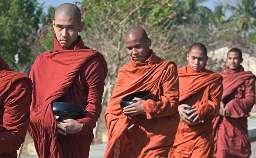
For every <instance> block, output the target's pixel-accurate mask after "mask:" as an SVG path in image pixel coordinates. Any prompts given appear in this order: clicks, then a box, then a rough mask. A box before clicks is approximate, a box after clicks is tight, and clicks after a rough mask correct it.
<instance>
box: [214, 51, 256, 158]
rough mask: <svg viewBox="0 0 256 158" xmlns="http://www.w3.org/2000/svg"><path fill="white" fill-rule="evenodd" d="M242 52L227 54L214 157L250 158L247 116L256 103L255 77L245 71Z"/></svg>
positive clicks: (215, 124)
mask: <svg viewBox="0 0 256 158" xmlns="http://www.w3.org/2000/svg"><path fill="white" fill-rule="evenodd" d="M242 61H243V58H242V51H241V50H240V49H238V48H232V49H230V50H229V52H228V54H227V59H226V64H227V68H226V69H225V70H224V71H223V72H222V73H221V75H222V76H223V82H222V83H223V87H224V91H223V95H222V102H221V109H220V114H219V115H218V116H217V117H216V119H215V120H214V129H215V130H214V131H215V157H216V158H249V157H250V155H251V145H250V140H249V136H248V130H247V117H248V116H249V112H250V111H251V109H252V107H253V105H254V104H255V76H254V75H253V74H252V73H251V72H249V71H244V68H243V67H242V65H241V63H242Z"/></svg>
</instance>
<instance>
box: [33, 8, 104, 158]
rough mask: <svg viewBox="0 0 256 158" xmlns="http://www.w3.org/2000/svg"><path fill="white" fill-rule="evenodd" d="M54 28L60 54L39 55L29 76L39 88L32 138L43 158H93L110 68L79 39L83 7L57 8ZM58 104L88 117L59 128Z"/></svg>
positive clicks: (65, 120) (35, 102)
mask: <svg viewBox="0 0 256 158" xmlns="http://www.w3.org/2000/svg"><path fill="white" fill-rule="evenodd" d="M53 28H54V33H55V36H56V38H55V40H54V50H52V51H47V52H44V53H43V54H41V55H39V56H38V57H37V58H36V60H35V62H34V64H33V66H32V69H31V72H30V75H29V76H30V78H31V79H32V81H33V85H34V87H33V90H34V91H33V95H32V103H31V117H30V119H31V122H30V126H29V132H30V135H31V136H32V138H33V140H34V143H35V148H36V151H37V153H38V156H39V158H87V157H88V155H89V149H90V144H91V142H92V139H93V128H94V127H95V126H96V121H97V119H98V117H99V116H100V112H101V108H102V107H101V100H102V93H103V88H104V80H105V77H106V75H107V65H106V62H105V59H104V57H103V56H102V55H101V54H100V53H98V52H96V51H94V50H92V49H89V48H87V47H85V46H84V44H83V41H82V40H81V38H80V36H78V33H79V32H80V31H81V29H82V25H81V13H80V10H79V8H78V7H77V6H75V5H73V4H69V3H65V4H62V5H60V6H59V7H57V8H56V10H55V18H54V20H53ZM55 101H61V102H68V103H72V104H73V106H80V107H81V108H82V109H83V110H84V111H85V116H84V117H83V118H81V119H64V120H63V121H61V122H59V121H57V120H56V119H55V116H54V114H53V110H52V104H53V102H55Z"/></svg>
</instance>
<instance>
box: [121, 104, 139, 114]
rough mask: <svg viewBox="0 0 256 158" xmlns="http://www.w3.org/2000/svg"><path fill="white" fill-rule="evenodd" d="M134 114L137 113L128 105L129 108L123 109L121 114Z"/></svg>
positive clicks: (134, 108)
mask: <svg viewBox="0 0 256 158" xmlns="http://www.w3.org/2000/svg"><path fill="white" fill-rule="evenodd" d="M135 112H137V109H136V107H135V106H133V105H129V106H127V107H125V108H123V113H124V114H132V113H135Z"/></svg>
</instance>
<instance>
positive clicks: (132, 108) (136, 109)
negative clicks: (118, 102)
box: [123, 98, 145, 116]
mask: <svg viewBox="0 0 256 158" xmlns="http://www.w3.org/2000/svg"><path fill="white" fill-rule="evenodd" d="M133 100H136V101H137V102H135V103H133V104H131V105H128V106H126V107H124V108H123V113H124V114H125V115H129V116H136V115H139V114H144V113H145V110H144V106H143V100H142V99H141V98H134V99H133Z"/></svg>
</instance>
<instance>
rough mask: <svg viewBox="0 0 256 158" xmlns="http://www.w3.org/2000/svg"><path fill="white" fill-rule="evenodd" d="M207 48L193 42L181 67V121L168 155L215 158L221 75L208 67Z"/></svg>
mask: <svg viewBox="0 0 256 158" xmlns="http://www.w3.org/2000/svg"><path fill="white" fill-rule="evenodd" d="M207 60H208V56H207V48H206V46H205V45H204V44H202V43H193V44H192V45H191V46H190V48H189V51H188V54H187V66H184V67H181V68H179V69H178V75H179V88H180V89H179V90H180V95H179V97H180V98H179V101H180V104H179V106H178V111H179V114H180V123H179V126H178V130H177V133H176V136H175V141H174V144H173V148H172V150H171V151H170V153H169V158H213V149H214V143H213V135H212V132H213V127H212V119H213V118H214V117H215V116H216V115H217V114H218V111H219V105H220V99H221V95H222V90H223V88H222V84H221V81H222V77H221V75H219V74H218V73H215V72H212V71H210V70H207V69H206V64H207Z"/></svg>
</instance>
